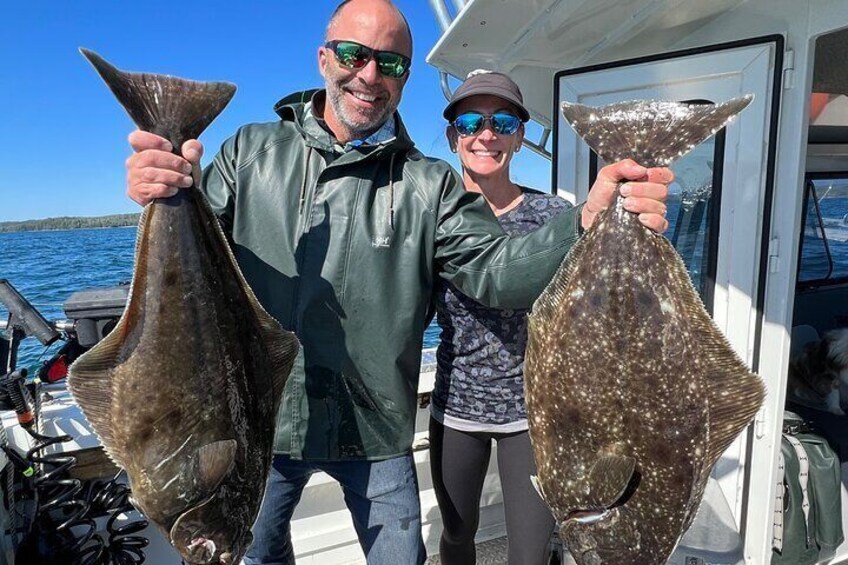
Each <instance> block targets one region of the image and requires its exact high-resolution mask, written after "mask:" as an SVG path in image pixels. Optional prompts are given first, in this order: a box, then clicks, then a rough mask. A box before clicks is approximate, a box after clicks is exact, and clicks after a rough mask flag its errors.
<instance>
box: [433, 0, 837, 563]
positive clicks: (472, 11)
mask: <svg viewBox="0 0 848 565" xmlns="http://www.w3.org/2000/svg"><path fill="white" fill-rule="evenodd" d="M431 6H432V7H433V10H434V13H435V14H436V15H437V17H438V19H439V21H440V23H441V24H442V26H443V29H444V33H443V35H442V37H441V38H440V39H439V41H438V42H437V44H436V45H435V46H434V48H433V49H432V51H431V52H430V54H429V56H428V62H429V63H430V64H432V65H434V66H436V67H437V68H438V69H440V71H441V73H442V85H443V88H444V89H446V90H450V88H451V86H452V85H453V84H455V83H454V82H453V80H452V79H450V78H449V77H459V78H461V77H464V76H466V74H467V73H468V72H469V71H471V70H473V69H478V68H487V69H491V70H498V71H501V72H505V73H507V74H509V75H510V76H512V77H513V79H515V81H516V82H517V83H518V84H519V86H520V87H521V88H522V91H523V93H524V97H525V102H526V106H527V107H528V109H529V110H530V113H531V115H532V117H533V120H534V121H535V122H537V123H538V124H539V126H538V128H537V129H538V132H539V133H538V138H537V139H531V140H530V147H531V149H534V150H535V151H536V152H538V153H540V154H543V155H546V156H547V157H548V158H549V159H550V162H551V165H550V166H551V190H552V191H553V192H556V193H557V194H559V195H561V196H563V197H564V198H566V199H568V200H570V201H572V202H580V201H582V200H583V199H585V197H586V194H587V191H588V188H589V187H590V186H591V182H592V180H593V178H594V176H595V175H596V173H597V171H598V168H599V167H600V166H602V165H603V163H599V162H598V159H597V157H596V156H595V155H594V154H593V153H592V152H591V151H590V150H589V148H588V147H587V146H586V144H585V143H583V142H582V140H580V139H579V138H578V137H577V135H576V134H575V133H574V131H573V130H572V129H571V128H570V127H569V126H568V124H567V123H566V122H565V121H564V119H563V117H562V115H561V114H560V112H559V109H558V108H559V106H560V104H561V103H562V102H565V101H568V102H579V103H582V104H588V105H604V104H609V103H613V102H621V101H625V100H631V99H663V100H675V101H684V102H692V103H697V102H723V101H725V100H728V99H730V98H733V97H736V96H741V95H743V94H749V93H750V94H754V100H753V102H752V104H751V105H750V106H749V107H748V109H746V110H745V111H744V112H742V113H741V114H740V115H739V116H738V117H737V119H736V120H734V121H733V122H732V123H731V124H730V125H729V126H728V127H727V128H725V130H723V131H721V132H720V133H719V134H718V135H717V136H715V137H714V138H712V139H711V140H709V141H707V142H706V143H704V144H702V145H700V146H699V147H697V148H696V149H695V150H694V151H693V152H692V153H690V154H689V155H687V156H685V157H683V158H682V159H680V160H679V161H678V162H676V163H674V164H673V165H672V169H673V170H674V171H675V174H676V181H675V183H674V184H673V186H672V190H671V195H670V197H669V202H668V204H669V213H668V218H669V222H670V224H671V225H670V228H669V230H668V232H667V233H666V236H667V237H668V238H669V239H670V240H671V242H672V243H673V244H674V245H675V247H676V248H677V250H678V251H679V253H680V255H681V256H682V258H683V260H684V262H685V264H686V266H687V268H688V270H689V273H690V275H691V277H692V280H693V283H694V285H695V287H696V288H697V289H698V290H699V292H700V293H701V296H702V298H703V301H704V303H705V305H706V306H707V309H708V310H709V311H710V312H711V314H712V316H713V318H714V320H715V321H716V323H717V324H718V326H719V327H720V328H721V329H722V330H723V332H724V333H725V335H726V336H727V339H728V340H729V342H730V343H731V345H732V347H733V348H734V349H735V350H736V352H737V353H738V354H739V355H740V356H741V358H742V359H744V360H745V361H746V362H747V363H748V364H749V365H750V366H751V367H752V368H753V370H754V371H755V372H757V373H759V374H760V375H761V376H762V378H763V380H764V382H765V383H766V386H767V389H768V396H767V399H766V402H765V404H764V406H763V408H762V409H761V411H760V412H759V413H758V414H757V416H756V419H755V421H754V423H753V424H752V426H750V429H749V430H748V432H747V433H743V434H742V435H741V436H740V438H738V439H737V440H736V442H735V443H734V444H733V445H731V447H730V448H729V449H728V450H727V452H726V453H725V455H724V456H723V457H722V459H721V460H720V461H719V462H718V464H717V465H716V467H715V469H714V471H713V475H712V476H713V479H714V480H713V481H712V482H711V486H710V487H709V488H708V492H707V495H706V496H705V500H704V504H703V506H702V510H701V512H700V515H699V516H698V518H697V520H696V523H695V525H694V526H693V527H692V529H691V530H690V532H689V533H688V534H687V536H685V537H684V539H683V540H682V542H681V545H680V547H679V548H678V550H677V552H676V553H675V555H674V557H673V559H672V562H674V563H686V564H690V563H705V562H708V563H750V564H757V565H760V564H764V563H769V562H774V563H778V562H780V563H802V562H803V563H807V562H810V563H812V562H816V561H818V562H829V563H842V562H848V544H846V543H844V542H843V539H844V537H845V536H844V535H843V533H842V532H843V531H844V530H845V529H848V496H846V495H847V493H848V490H846V489H848V487H846V484H848V473H846V472H843V473H842V474H839V473H840V472H839V470H838V469H842V470H848V467H845V465H844V463H842V462H843V461H845V459H846V458H848V449H846V448H848V441H846V436H848V431H846V430H848V426H846V424H848V419H846V417H845V415H844V414H841V413H840V412H845V411H846V410H845V408H844V407H846V406H848V385H846V383H845V382H843V381H845V380H848V367H843V369H845V370H844V372H843V373H842V378H841V380H840V379H838V378H834V379H833V380H832V386H831V388H830V389H829V390H830V391H831V392H832V391H833V390H834V389H836V391H837V392H836V394H835V395H831V394H828V395H827V396H829V397H830V398H831V404H830V406H828V405H827V403H826V402H825V401H823V400H822V401H818V400H821V399H820V398H816V397H815V396H814V395H811V394H805V393H804V392H805V391H804V390H802V389H804V387H803V386H795V384H797V383H794V382H793V380H791V379H789V378H788V373H789V371H788V368H789V365H790V359H791V358H793V359H794V358H800V357H801V356H802V354H803V353H804V351H805V346H808V347H811V346H812V345H814V344H818V343H820V341H819V340H821V339H822V338H824V336H825V334H826V333H827V332H829V331H830V330H833V329H835V328H845V327H848V2H846V1H845V0H796V1H788V0H713V1H710V2H703V1H698V0H623V1H612V0H591V1H589V0H521V1H518V0H515V1H509V0H502V1H492V0H470V1H467V2H464V1H462V0H456V1H454V2H452V3H451V4H447V3H445V2H443V0H431ZM846 331H848V330H846ZM808 344H810V345H808ZM810 351H811V350H810ZM808 355H812V354H811V353H809V354H808ZM846 361H848V359H846ZM846 365H848V363H846ZM837 373H838V371H837ZM814 377H815V375H814ZM681 378H685V376H683V375H681ZM828 382H831V381H828ZM840 386H841V389H842V390H841V392H842V394H841V396H840V395H839V394H838V393H839V392H840ZM834 398H835V400H834ZM840 400H841V403H840ZM787 401H788V402H789V405H788V407H789V408H790V409H793V410H795V411H797V413H798V414H799V415H800V416H801V417H802V418H803V420H804V421H806V422H808V423H809V422H812V425H813V426H814V428H815V431H816V433H817V434H819V435H821V436H823V437H824V438H826V440H827V445H829V446H830V448H832V450H833V451H827V453H826V454H824V455H821V454H819V455H821V456H820V457H819V456H818V455H817V456H814V455H813V454H812V453H811V454H810V463H809V464H810V466H813V467H815V466H816V465H819V466H821V465H824V464H825V463H827V460H828V457H829V458H830V460H831V461H830V467H829V468H830V469H834V470H836V471H835V472H836V473H837V477H836V481H835V485H834V486H833V488H832V489H831V490H829V491H827V494H824V490H823V489H824V483H825V482H826V481H818V484H817V485H816V484H813V482H814V479H816V476H815V474H814V473H813V472H812V471H811V472H810V483H809V484H807V485H805V486H804V489H803V491H804V492H807V491H808V489H809V492H807V494H806V495H804V496H805V497H808V498H811V499H815V498H816V497H817V496H820V497H821V498H822V500H821V501H819V508H818V510H815V509H814V510H812V511H809V512H808V513H807V515H806V516H804V517H802V518H801V520H802V522H801V524H800V526H801V527H802V529H803V530H805V531H806V534H807V538H810V537H812V539H806V540H805V539H803V536H802V539H801V540H800V543H803V544H805V548H802V549H804V550H805V551H806V553H804V552H803V551H801V550H799V551H801V553H803V555H804V556H803V557H793V558H789V557H788V555H791V554H792V551H795V549H797V548H793V547H791V544H792V543H797V542H798V540H795V539H794V538H793V537H792V536H793V535H794V534H792V532H791V530H792V528H793V527H794V526H797V525H798V524H797V523H795V524H794V525H793V523H791V522H793V520H795V518H793V514H792V512H793V511H794V510H795V509H796V508H797V505H798V503H797V502H796V501H795V500H788V498H789V497H790V495H791V494H794V491H793V490H792V489H793V485H794V484H795V483H797V480H795V481H794V483H793V482H792V481H793V480H794V479H795V477H793V476H792V474H793V472H796V469H797V465H796V464H795V463H794V459H793V460H792V461H788V460H787V459H791V457H785V455H786V453H784V454H782V453H781V451H782V445H786V441H784V440H783V438H784V423H785V422H784V413H785V412H784V411H785V409H786V408H787ZM787 422H788V420H787ZM789 431H790V432H791V430H789ZM787 435H791V433H787ZM799 437H800V436H799ZM825 447H826V446H825ZM785 449H786V448H785V447H784V449H783V450H784V451H785ZM808 451H811V449H808ZM840 451H841V459H839V460H838V461H833V458H834V455H833V453H834V452H836V453H837V454H839V453H840ZM787 453H788V452H787ZM822 453H824V452H822ZM789 455H791V453H789ZM823 462H824V463H823ZM840 479H841V480H840ZM816 488H818V489H819V491H820V492H818V493H815V492H812V491H813V490H814V489H816ZM801 493H802V489H798V494H799V495H800V494H801ZM784 495H785V497H786V499H783V500H782V498H781V497H784ZM825 501H826V502H827V503H828V504H829V505H830V506H829V508H827V509H824V508H822V506H823V504H822V503H823V502H825ZM815 502H816V501H815V500H813V503H815ZM840 502H841V508H840ZM790 504H791V505H792V506H791V507H790ZM776 510H777V511H778V513H777V514H775V511H776ZM817 512H818V514H817ZM810 516H813V517H810ZM816 520H818V524H817V525H816V524H814V522H815V521H816ZM776 521H783V522H784V523H783V524H782V527H781V528H780V529H778V528H775V526H774V523H775V522H776ZM796 521H797V520H796ZM814 530H816V531H814ZM822 530H833V531H831V532H825V534H822ZM783 534H786V535H785V536H784V535H783ZM817 535H818V536H819V537H821V538H827V539H820V540H818V541H817V540H816V536H817ZM828 536H829V537H828ZM782 537H785V538H786V539H785V540H782V541H781V538H782ZM811 546H812V547H813V548H812V549H811ZM778 547H782V549H781V550H780V551H778V549H777V548H778ZM801 553H798V554H797V555H801ZM773 555H774V557H773ZM811 555H812V556H813V557H810V556H811ZM772 559H774V560H773V561H772ZM781 559H783V560H781ZM810 559H812V560H810Z"/></svg>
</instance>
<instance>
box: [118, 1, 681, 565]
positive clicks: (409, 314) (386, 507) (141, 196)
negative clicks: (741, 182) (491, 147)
mask: <svg viewBox="0 0 848 565" xmlns="http://www.w3.org/2000/svg"><path fill="white" fill-rule="evenodd" d="M411 55H412V38H411V34H410V31H409V27H408V26H407V23H406V21H405V20H404V18H403V16H402V15H401V13H400V12H399V11H398V10H397V8H395V6H393V5H392V4H391V2H390V1H389V0H348V1H346V2H343V3H342V4H341V5H340V6H339V8H338V9H337V10H336V11H335V12H334V13H333V15H332V17H331V18H330V22H329V25H328V27H327V34H326V43H325V45H324V46H322V47H320V48H319V49H318V64H319V66H320V70H321V74H322V76H323V77H324V79H325V86H326V90H321V91H317V92H315V93H314V94H312V95H311V97H309V96H306V95H295V96H290V97H288V98H286V99H284V100H282V101H281V102H280V103H278V104H277V106H276V107H275V110H276V111H277V113H278V115H279V116H280V121H278V122H275V123H268V124H252V125H248V126H245V127H243V128H241V129H240V130H239V131H238V132H237V133H236V135H235V136H233V137H232V138H231V139H229V140H228V141H227V142H225V143H224V145H223V147H222V148H221V150H220V152H219V153H218V155H217V156H216V157H215V159H214V162H213V163H212V164H211V165H210V166H209V167H207V169H206V170H205V171H204V173H203V176H202V180H201V182H200V183H199V186H200V188H201V190H203V191H204V193H205V194H206V196H207V198H208V199H209V201H210V203H211V205H212V207H213V209H214V210H215V211H216V214H217V215H218V217H219V220H220V222H221V224H222V226H223V227H224V230H225V232H226V233H227V234H228V236H229V237H230V239H231V243H232V247H233V251H234V253H235V255H236V258H237V260H238V262H239V265H240V267H241V268H242V270H243V272H244V274H245V277H246V278H247V280H248V282H249V283H250V285H251V286H252V288H253V290H254V292H255V293H256V295H257V297H258V298H259V301H260V302H261V303H262V305H263V306H264V307H265V309H266V310H267V311H268V312H269V313H271V314H272V315H273V316H274V317H275V318H277V319H278V320H279V321H280V323H281V324H282V325H283V326H284V327H285V328H286V329H289V330H292V331H294V332H296V334H297V336H298V338H299V339H300V341H301V344H302V354H301V355H300V356H299V358H298V361H297V362H296V364H295V368H294V370H293V371H292V374H291V376H290V377H289V381H288V383H287V385H286V390H285V396H284V399H283V404H282V407H281V409H280V414H279V418H278V425H277V435H276V439H275V458H274V465H273V469H272V470H271V476H270V477H269V482H268V489H267V494H266V497H265V500H264V501H263V506H262V510H261V511H260V515H259V518H258V519H257V523H256V525H255V527H254V534H255V541H254V544H253V546H252V548H251V549H250V550H249V552H248V554H247V556H246V559H245V561H246V563H293V561H294V559H293V551H292V547H291V539H290V530H289V523H290V519H291V516H292V513H293V511H294V507H295V505H296V504H297V502H298V500H299V499H300V496H301V493H302V491H303V487H304V486H305V484H306V482H307V481H308V479H309V476H310V475H311V474H312V473H314V472H316V471H324V472H326V473H327V474H329V475H330V476H332V477H334V478H335V479H337V480H338V481H339V482H340V483H341V486H342V489H343V491H344V496H345V501H346V503H347V505H348V508H349V509H350V511H351V514H352V516H353V521H354V525H355V527H356V531H357V534H358V536H359V540H360V543H361V545H362V548H363V550H364V552H365V554H366V556H367V559H368V562H369V563H372V564H373V563H382V564H397V563H403V564H411V563H422V562H423V561H424V560H425V557H426V556H425V551H424V547H423V543H422V539H421V530H420V528H421V520H420V509H419V501H418V487H417V478H416V474H415V466H414V461H413V458H412V455H411V452H410V446H411V441H412V436H413V428H414V420H415V411H416V406H415V400H416V391H417V384H418V372H419V364H420V355H421V346H422V339H423V332H424V329H425V327H426V326H427V324H428V322H429V320H430V318H431V310H430V298H431V293H432V289H433V283H434V279H435V278H436V277H442V278H444V279H446V280H448V281H450V282H451V283H453V284H454V285H455V286H457V287H458V288H460V289H462V291H463V292H464V293H465V294H467V295H469V296H471V297H473V298H475V299H477V300H479V301H481V302H483V303H485V304H487V305H490V306H494V307H527V306H529V305H530V304H531V302H532V300H533V299H534V298H535V297H536V296H537V295H538V294H539V293H540V292H541V290H542V289H543V287H544V286H545V284H546V283H547V282H548V281H549V280H550V278H551V276H552V275H553V273H554V272H555V270H556V268H557V267H558V266H559V264H560V262H561V260H562V258H563V257H564V255H565V253H566V252H567V251H568V249H569V247H570V245H571V244H572V243H573V242H574V240H575V239H576V238H577V237H578V230H579V226H582V227H583V228H586V227H588V226H590V225H591V223H592V221H593V220H594V218H595V216H596V214H597V213H598V212H599V211H601V210H602V209H603V208H605V207H607V206H609V205H610V203H611V202H612V199H613V190H614V188H615V186H616V184H617V183H618V182H619V181H621V180H632V181H634V182H630V183H628V184H629V191H630V197H629V198H628V202H627V209H629V210H630V211H632V212H635V213H639V214H640V216H639V217H640V219H641V220H642V222H643V223H644V224H645V225H646V226H648V227H650V228H652V229H655V230H658V231H663V230H665V228H666V227H667V223H666V221H665V218H664V215H665V205H664V204H663V201H664V199H665V197H666V194H667V188H666V184H667V183H669V182H670V181H671V180H672V178H673V177H672V174H671V172H670V171H669V170H668V169H651V170H646V169H645V168H643V167H640V166H638V165H636V164H635V163H633V162H622V163H617V164H615V165H611V166H609V167H605V168H604V169H602V171H601V173H600V174H599V176H598V181H597V182H596V183H595V185H594V187H593V188H592V190H591V192H590V195H589V198H588V201H587V203H586V204H585V205H584V206H582V207H579V208H574V209H572V210H569V211H567V212H565V213H563V214H561V215H560V216H559V217H558V219H557V220H556V221H551V222H550V223H549V224H547V225H546V226H545V227H544V228H542V229H540V230H538V231H536V232H534V233H533V234H531V235H529V236H526V237H520V238H513V239H509V238H507V237H506V236H505V234H504V233H503V231H502V230H501V229H500V227H499V226H498V224H497V222H496V220H495V218H494V216H493V215H492V213H491V211H490V210H489V208H488V206H487V205H486V203H485V201H484V200H483V199H482V198H480V197H479V196H478V195H474V194H472V193H468V192H466V191H465V190H464V189H463V187H462V186H461V179H460V178H459V177H458V175H457V174H456V173H455V172H454V171H453V170H452V169H451V168H450V167H449V166H448V165H447V164H446V163H444V162H442V161H439V160H435V159H429V158H426V157H424V156H423V155H422V154H421V153H420V152H418V151H417V150H416V149H414V148H413V144H412V142H411V141H410V139H409V137H408V135H407V133H406V130H405V129H404V127H403V123H402V122H401V120H400V116H399V115H398V114H397V113H396V112H395V110H396V108H397V106H398V103H399V102H400V98H401V93H402V90H403V86H404V84H405V83H406V80H407V78H408V77H409V58H410V57H411ZM130 143H131V145H132V146H133V148H134V149H135V150H136V151H137V153H136V154H135V155H133V156H132V157H130V158H129V159H128V161H127V168H128V175H127V179H128V193H129V195H130V197H132V198H133V199H134V200H136V201H137V202H139V203H141V204H145V203H147V202H149V201H150V200H151V199H153V198H161V197H167V196H169V195H172V194H174V193H175V192H176V191H177V190H178V188H179V187H189V186H191V185H192V177H191V176H190V175H191V165H190V164H189V163H193V164H195V165H196V164H197V163H199V161H200V156H201V153H202V147H201V145H200V144H199V143H198V142H197V141H194V140H192V141H189V142H186V144H185V145H184V146H183V148H182V153H183V155H184V156H185V157H186V159H187V160H183V159H182V158H180V157H177V156H175V155H173V154H172V153H171V150H172V148H171V146H170V144H169V143H168V142H167V141H165V140H163V139H161V138H158V137H156V136H153V135H151V134H147V133H144V132H134V133H133V134H131V135H130ZM624 244H626V242H624Z"/></svg>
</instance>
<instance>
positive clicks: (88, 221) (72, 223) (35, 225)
mask: <svg viewBox="0 0 848 565" xmlns="http://www.w3.org/2000/svg"><path fill="white" fill-rule="evenodd" d="M138 216H139V214H137V213H136V214H112V215H109V216H97V217H85V216H61V217H58V218H44V219H43V220H23V221H20V222H0V233H4V232H6V233H8V232H21V231H45V230H75V229H91V228H116V227H122V226H134V225H136V224H138Z"/></svg>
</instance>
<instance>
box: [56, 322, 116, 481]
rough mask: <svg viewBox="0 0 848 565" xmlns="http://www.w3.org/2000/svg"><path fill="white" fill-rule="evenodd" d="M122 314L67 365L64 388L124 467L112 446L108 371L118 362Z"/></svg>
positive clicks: (113, 443)
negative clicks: (113, 326)
mask: <svg viewBox="0 0 848 565" xmlns="http://www.w3.org/2000/svg"><path fill="white" fill-rule="evenodd" d="M125 317H126V316H125V315H124V316H122V317H121V319H120V320H119V322H118V324H117V325H116V326H115V328H114V329H113V330H112V331H111V332H109V335H107V336H106V337H105V338H103V339H102V340H101V341H100V342H98V343H97V344H96V345H95V346H94V347H92V348H91V349H89V350H88V351H86V352H85V353H84V354H83V355H82V356H80V358H79V359H77V360H76V361H74V362H73V363H72V364H71V366H70V367H69V368H68V390H69V391H70V393H71V395H72V396H73V398H74V401H75V402H76V403H77V405H78V406H79V407H80V409H81V410H82V413H83V414H84V415H85V418H86V419H87V420H88V421H89V423H91V426H92V428H93V429H94V432H95V434H96V435H97V437H98V438H99V440H100V443H101V445H102V446H103V450H104V451H105V452H106V454H107V455H108V456H109V458H110V459H111V460H112V461H114V462H115V463H116V464H117V465H118V466H120V467H122V468H126V462H125V461H124V458H123V457H122V456H121V455H122V451H121V450H120V449H116V447H115V441H114V433H113V423H112V406H113V405H112V385H113V382H112V375H113V370H114V368H115V367H116V366H117V365H118V364H119V360H118V356H119V355H120V353H121V345H122V343H123V340H124V333H125V332H124V327H125V326H126V321H125Z"/></svg>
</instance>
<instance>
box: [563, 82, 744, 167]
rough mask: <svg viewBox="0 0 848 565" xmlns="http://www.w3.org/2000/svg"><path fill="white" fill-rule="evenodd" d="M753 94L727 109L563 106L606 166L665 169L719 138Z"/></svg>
mask: <svg viewBox="0 0 848 565" xmlns="http://www.w3.org/2000/svg"><path fill="white" fill-rule="evenodd" d="M753 99H754V96H753V95H752V94H747V95H745V96H740V97H738V98H733V99H732V100H728V101H727V102H724V103H722V104H685V103H680V102H664V101H656V100H630V101H627V102H618V103H616V104H609V105H607V106H600V107H593V106H584V105H583V104H572V103H569V102H563V104H562V107H561V108H562V113H563V116H565V119H566V121H567V122H568V123H569V124H571V127H572V128H574V130H575V131H576V132H577V133H578V135H580V137H582V138H583V139H584V140H585V141H586V143H588V144H589V146H590V147H591V148H592V149H593V150H594V151H595V152H596V153H597V154H598V155H599V156H600V157H601V159H603V160H604V161H606V162H607V163H614V162H616V161H621V160H622V159H634V160H635V161H636V162H637V163H639V164H640V165H644V166H645V167H666V166H668V165H669V164H670V163H671V162H672V161H674V160H676V159H678V158H680V157H682V156H683V155H685V154H686V153H688V152H689V151H690V150H691V149H692V148H693V147H695V146H696V145H698V144H699V143H701V142H703V141H704V140H706V139H708V138H709V137H710V136H712V135H714V134H715V133H716V132H718V130H720V129H721V128H723V127H724V126H726V125H727V124H728V123H729V122H730V120H731V119H732V118H733V116H735V115H736V114H738V113H739V112H741V111H742V110H744V109H745V107H746V106H748V104H750V103H751V100H753Z"/></svg>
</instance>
